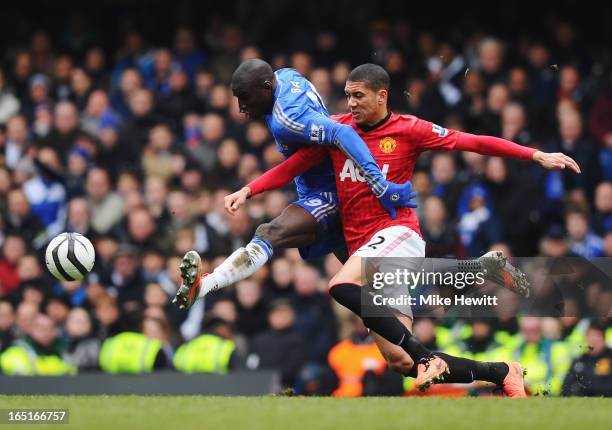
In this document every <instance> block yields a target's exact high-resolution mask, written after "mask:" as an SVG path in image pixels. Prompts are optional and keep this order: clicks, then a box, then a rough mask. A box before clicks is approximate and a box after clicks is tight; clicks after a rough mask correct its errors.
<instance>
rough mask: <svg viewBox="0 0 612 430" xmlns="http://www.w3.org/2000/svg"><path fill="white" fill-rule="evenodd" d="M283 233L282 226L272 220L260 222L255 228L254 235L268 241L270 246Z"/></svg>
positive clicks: (276, 241) (277, 240)
mask: <svg viewBox="0 0 612 430" xmlns="http://www.w3.org/2000/svg"><path fill="white" fill-rule="evenodd" d="M283 234H284V233H283V227H282V226H281V225H279V224H278V223H276V222H274V221H271V222H267V223H265V224H261V225H260V226H258V227H257V229H256V230H255V236H257V237H259V238H261V239H264V240H266V241H268V243H270V244H271V245H272V246H275V244H276V243H278V242H279V241H280V239H281V238H282V237H283Z"/></svg>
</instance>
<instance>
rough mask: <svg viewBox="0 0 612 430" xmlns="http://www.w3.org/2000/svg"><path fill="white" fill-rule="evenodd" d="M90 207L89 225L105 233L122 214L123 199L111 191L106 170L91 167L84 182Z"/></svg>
mask: <svg viewBox="0 0 612 430" xmlns="http://www.w3.org/2000/svg"><path fill="white" fill-rule="evenodd" d="M85 188H86V190H87V196H88V200H89V205H90V208H91V214H92V215H93V216H92V218H91V227H92V229H93V230H94V231H95V232H96V233H107V232H108V231H109V230H110V229H111V228H112V227H113V226H114V225H115V224H116V223H117V222H118V221H119V220H120V219H121V217H122V215H123V205H124V203H123V201H122V199H121V197H119V195H118V194H117V193H115V192H113V191H112V188H111V184H110V178H109V177H108V173H107V171H106V170H104V169H101V168H93V169H91V170H90V171H89V173H88V174H87V182H86V184H85Z"/></svg>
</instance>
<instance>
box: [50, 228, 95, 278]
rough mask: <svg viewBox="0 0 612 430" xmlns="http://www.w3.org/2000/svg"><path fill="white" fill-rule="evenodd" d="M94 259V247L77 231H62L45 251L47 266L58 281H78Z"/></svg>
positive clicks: (90, 267) (90, 266) (87, 271)
mask: <svg viewBox="0 0 612 430" xmlns="http://www.w3.org/2000/svg"><path fill="white" fill-rule="evenodd" d="M95 260H96V253H95V251H94V247H93V245H92V244H91V242H90V241H89V239H87V238H86V237H85V236H83V235H82V234H79V233H62V234H60V235H58V236H57V237H55V238H54V239H53V240H52V241H51V242H49V245H48V246H47V250H46V251H45V261H46V263H47V268H48V269H49V272H51V274H52V275H53V276H55V277H56V278H57V279H59V280H60V281H78V280H80V279H83V278H84V277H85V275H87V274H88V273H89V271H90V270H91V269H92V268H93V265H94V262H95Z"/></svg>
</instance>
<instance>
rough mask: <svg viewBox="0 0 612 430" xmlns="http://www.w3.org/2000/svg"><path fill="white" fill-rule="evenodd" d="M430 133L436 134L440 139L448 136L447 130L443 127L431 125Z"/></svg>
mask: <svg viewBox="0 0 612 430" xmlns="http://www.w3.org/2000/svg"><path fill="white" fill-rule="evenodd" d="M431 131H432V132H433V133H436V134H437V135H438V136H440V137H444V136H446V135H447V134H448V130H447V129H445V128H444V127H440V126H439V125H438V124H432V125H431Z"/></svg>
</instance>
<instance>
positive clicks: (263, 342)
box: [246, 299, 306, 387]
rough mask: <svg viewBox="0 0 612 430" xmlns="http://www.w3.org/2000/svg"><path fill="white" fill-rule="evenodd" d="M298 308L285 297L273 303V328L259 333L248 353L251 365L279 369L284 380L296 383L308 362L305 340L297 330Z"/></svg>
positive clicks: (251, 366) (252, 366) (270, 318)
mask: <svg viewBox="0 0 612 430" xmlns="http://www.w3.org/2000/svg"><path fill="white" fill-rule="evenodd" d="M294 321H295V312H294V310H293V307H292V306H291V304H290V303H289V302H288V301H286V300H283V299H279V300H276V301H274V302H272V303H271V304H270V310H269V311H268V324H270V329H269V330H267V331H265V332H263V333H261V334H259V335H257V336H255V338H254V339H253V341H252V342H251V349H250V353H249V356H248V357H247V361H246V366H247V368H249V369H276V370H279V371H280V373H281V383H282V384H283V386H285V387H290V386H293V385H294V383H295V380H296V377H297V375H298V372H299V371H300V369H301V368H302V366H303V364H304V363H305V359H306V356H305V353H306V351H305V349H304V348H305V343H304V341H303V340H302V338H301V337H300V336H299V335H298V334H297V333H295V331H293V324H294Z"/></svg>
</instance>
